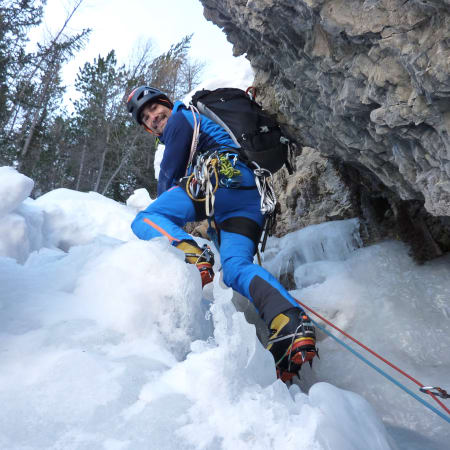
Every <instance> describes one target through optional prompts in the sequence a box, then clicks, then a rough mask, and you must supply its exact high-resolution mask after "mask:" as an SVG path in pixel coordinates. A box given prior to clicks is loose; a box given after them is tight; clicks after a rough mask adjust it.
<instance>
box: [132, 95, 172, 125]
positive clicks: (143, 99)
mask: <svg viewBox="0 0 450 450" xmlns="http://www.w3.org/2000/svg"><path fill="white" fill-rule="evenodd" d="M150 101H154V102H155V101H156V102H158V103H161V104H163V105H165V106H168V107H169V108H170V109H172V108H173V103H172V102H171V101H170V99H169V97H167V95H166V94H164V92H161V91H160V90H159V89H156V88H153V87H150V86H139V87H138V88H136V89H133V91H132V92H131V94H130V95H129V96H128V100H127V108H128V112H129V113H130V114H131V115H132V116H133V119H134V120H135V121H136V122H137V123H138V124H139V125H142V121H141V111H142V108H143V107H144V106H145V104H146V103H148V102H150Z"/></svg>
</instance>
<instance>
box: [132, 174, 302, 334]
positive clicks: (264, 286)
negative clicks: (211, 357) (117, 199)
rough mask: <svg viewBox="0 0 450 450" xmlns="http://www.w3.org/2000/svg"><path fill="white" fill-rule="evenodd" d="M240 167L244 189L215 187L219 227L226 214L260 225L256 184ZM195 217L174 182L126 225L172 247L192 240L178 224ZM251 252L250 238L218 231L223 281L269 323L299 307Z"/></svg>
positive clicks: (139, 233) (254, 249)
mask: <svg viewBox="0 0 450 450" xmlns="http://www.w3.org/2000/svg"><path fill="white" fill-rule="evenodd" d="M240 169H241V172H242V173H243V184H244V185H245V186H246V187H247V188H248V189H233V188H226V187H219V189H218V190H217V192H216V194H215V205H214V209H215V211H214V218H215V221H216V223H218V224H219V228H220V224H221V223H222V222H223V221H224V220H226V219H229V218H231V217H245V218H247V219H251V220H253V221H254V222H256V223H257V224H258V225H259V226H262V225H263V221H264V217H263V215H262V214H261V211H260V195H259V192H258V190H257V189H256V187H255V189H252V188H251V187H252V183H253V185H254V177H253V174H252V172H251V171H250V170H249V169H248V168H247V167H246V166H243V168H241V167H240ZM200 219H201V218H199V217H197V214H196V209H195V208H194V204H193V200H192V199H190V198H189V196H188V195H187V194H186V192H185V190H184V189H183V188H181V187H180V186H176V187H172V188H171V189H169V190H168V191H166V192H164V193H163V194H162V195H160V196H159V197H158V198H157V199H156V200H155V201H154V202H153V203H151V204H150V206H149V207H148V208H147V209H145V210H144V211H141V212H139V213H138V215H137V216H136V218H135V220H134V221H133V223H132V225H131V228H132V229H133V232H134V233H135V234H136V236H138V237H139V238H140V239H144V240H149V239H152V238H154V237H157V236H165V237H167V239H169V241H170V242H171V243H172V244H173V245H175V246H176V245H177V244H178V243H179V242H180V241H182V240H192V239H193V238H192V236H191V235H189V234H188V233H186V232H185V231H184V230H183V229H182V227H183V226H184V225H185V224H186V223H188V222H193V221H197V220H200ZM255 252H256V245H255V243H254V242H253V241H252V240H251V239H250V238H248V237H246V236H244V235H242V234H238V233H234V232H228V231H224V230H220V259H221V262H222V270H223V279H224V282H225V284H226V285H227V286H229V287H232V288H233V289H234V290H236V291H237V292H239V293H240V294H242V295H243V296H245V297H247V298H248V299H249V300H250V301H251V302H252V303H253V304H254V306H255V307H256V309H257V310H258V312H259V314H260V316H261V318H262V319H263V320H264V321H265V322H266V323H267V324H268V325H269V324H270V322H271V321H272V319H273V318H274V317H275V316H276V315H278V314H280V313H281V312H283V311H286V310H287V309H289V308H292V307H297V308H298V304H297V303H296V302H295V300H294V299H293V298H292V296H291V295H290V294H289V293H288V292H287V291H286V289H285V288H284V287H283V286H282V285H281V284H280V283H279V281H278V280H277V279H276V278H275V277H274V276H272V275H271V274H270V273H269V272H268V271H267V270H265V269H264V268H262V267H261V266H259V265H257V264H254V263H253V258H254V255H255Z"/></svg>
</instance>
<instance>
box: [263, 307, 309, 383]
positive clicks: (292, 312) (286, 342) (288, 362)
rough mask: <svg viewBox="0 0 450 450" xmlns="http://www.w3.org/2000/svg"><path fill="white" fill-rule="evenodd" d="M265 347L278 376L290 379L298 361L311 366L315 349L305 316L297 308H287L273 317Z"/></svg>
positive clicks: (299, 367) (296, 371)
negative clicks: (270, 355)
mask: <svg viewBox="0 0 450 450" xmlns="http://www.w3.org/2000/svg"><path fill="white" fill-rule="evenodd" d="M269 329H270V337H269V341H268V343H267V349H268V350H269V351H270V352H271V353H272V355H273V357H274V358H275V365H276V368H277V375H278V378H281V380H282V381H284V382H286V381H290V380H292V378H293V377H294V376H295V375H297V374H298V372H299V370H300V369H301V367H302V364H303V363H305V362H307V361H308V362H309V364H310V365H311V366H312V360H313V358H314V356H316V355H318V351H317V349H316V333H315V331H314V326H313V324H312V323H311V320H310V319H309V317H308V316H307V315H306V314H305V312H304V311H302V310H301V309H299V308H291V309H288V310H287V311H284V312H282V313H281V314H278V315H277V316H275V318H274V319H273V320H272V322H271V323H270V326H269Z"/></svg>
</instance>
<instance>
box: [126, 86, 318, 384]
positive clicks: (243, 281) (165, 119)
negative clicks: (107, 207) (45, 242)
mask: <svg viewBox="0 0 450 450" xmlns="http://www.w3.org/2000/svg"><path fill="white" fill-rule="evenodd" d="M127 108H128V111H129V112H130V113H131V114H132V116H133V118H134V120H135V121H136V122H137V123H138V124H139V125H141V126H143V127H144V128H145V129H146V130H147V131H148V132H150V133H152V134H154V135H155V136H157V137H158V138H159V140H160V141H161V142H162V143H163V144H165V151H164V156H163V159H162V162H161V167H160V173H159V178H158V188H157V195H158V197H157V199H156V200H155V201H154V202H153V203H151V204H150V206H149V207H148V208H147V209H145V210H144V211H141V212H139V213H138V214H137V216H136V218H135V219H134V221H133V223H132V225H131V227H132V229H133V232H134V233H135V234H136V236H138V237H139V238H140V239H144V240H149V239H152V238H155V237H158V236H165V237H166V238H167V239H168V240H169V241H170V243H171V244H172V245H173V246H175V247H176V248H178V249H180V250H181V251H183V252H184V253H185V260H186V262H187V263H190V264H195V265H196V266H197V268H198V270H199V272H200V275H201V280H202V285H203V286H205V285H206V284H207V283H210V282H211V281H212V280H213V278H214V272H213V264H214V255H213V253H212V251H211V250H210V249H209V247H207V246H204V247H203V248H201V247H200V246H199V245H198V244H197V243H196V242H195V240H194V239H193V237H192V236H191V235H189V234H188V233H186V232H185V231H184V230H183V228H182V227H183V226H184V225H185V224H186V223H188V222H193V221H200V220H204V219H205V218H206V216H207V215H208V216H212V212H213V220H214V223H215V224H216V227H217V229H218V233H219V252H220V258H221V263H222V269H223V281H224V283H225V284H226V285H227V286H229V287H232V288H233V289H234V290H236V291H237V292H239V293H240V294H242V295H244V296H245V297H247V298H248V299H249V300H250V301H251V302H252V303H253V305H254V306H255V308H256V309H257V311H258V313H259V315H260V317H261V318H262V319H263V320H264V321H265V323H266V324H267V326H268V327H269V331H270V337H269V341H268V344H267V349H268V350H270V352H271V353H272V354H273V357H274V359H275V364H276V368H277V373H278V376H279V377H281V378H282V380H283V381H287V380H291V379H292V377H293V376H294V375H295V374H297V373H298V371H299V370H300V368H301V366H302V364H303V363H304V362H306V361H308V362H309V363H310V364H311V363H312V359H313V358H314V356H315V355H316V354H317V350H316V347H315V342H316V341H315V331H314V327H313V325H312V323H311V321H310V319H309V318H308V316H307V315H306V314H305V312H304V311H302V310H301V309H300V308H299V306H298V304H297V303H296V301H295V300H294V299H293V297H292V296H291V295H290V294H289V293H288V292H287V291H286V289H285V288H284V287H283V286H282V285H281V284H280V283H279V281H278V280H277V279H276V278H275V277H274V276H272V275H271V274H270V273H269V272H267V271H266V270H265V269H264V268H262V267H261V266H259V265H257V264H254V263H253V258H254V256H255V253H256V250H257V244H258V242H259V239H260V236H261V230H262V226H263V223H264V215H263V214H262V212H261V209H260V200H261V197H260V193H259V190H258V189H257V186H256V182H255V174H254V171H253V170H252V169H251V168H250V167H249V166H248V165H247V164H245V163H244V162H242V161H241V160H240V159H239V151H238V147H237V145H236V144H235V143H234V141H233V140H232V138H231V137H230V135H229V134H228V133H227V132H226V131H225V130H224V129H223V128H222V127H221V126H219V125H218V124H216V123H215V122H214V121H212V120H210V119H209V118H207V117H206V116H204V115H203V114H199V113H198V111H196V110H195V109H193V108H190V109H188V108H187V107H186V106H185V105H184V104H183V103H182V102H175V104H173V103H172V101H171V100H170V99H169V98H168V97H167V95H165V94H164V93H163V92H161V91H160V90H158V89H155V88H153V87H149V86H140V87H138V88H136V89H134V90H133V91H132V92H131V94H130V95H129V97H128V100H127Z"/></svg>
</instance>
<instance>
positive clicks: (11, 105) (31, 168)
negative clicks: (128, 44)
mask: <svg viewBox="0 0 450 450" xmlns="http://www.w3.org/2000/svg"><path fill="white" fill-rule="evenodd" d="M82 1H83V0H76V1H75V2H74V3H73V6H72V9H71V10H70V11H68V13H67V17H66V19H65V21H64V23H63V24H62V26H61V27H60V29H59V30H58V31H57V32H56V33H55V34H54V35H53V36H49V37H48V39H46V40H45V41H42V42H39V43H37V45H36V49H35V50H33V51H29V50H28V47H29V46H28V45H27V44H28V42H29V37H28V36H29V33H30V30H32V29H33V28H35V27H37V26H39V25H40V24H41V22H42V19H43V15H44V6H45V1H44V2H43V1H40V0H2V1H1V3H0V166H3V165H8V166H13V167H15V168H17V169H18V170H19V171H20V172H22V173H24V174H25V175H27V176H29V177H30V178H32V179H33V180H34V181H35V189H34V191H33V197H38V196H40V195H42V194H43V193H45V192H48V191H50V190H53V189H56V188H69V189H73V190H77V191H94V192H98V193H100V194H102V195H105V196H108V197H110V198H113V199H114V200H117V201H122V202H124V201H125V200H126V199H127V198H128V197H129V196H130V195H131V194H132V193H133V191H134V189H135V188H137V187H144V188H146V189H147V190H148V191H149V193H150V195H151V196H152V197H154V196H155V194H156V180H155V178H154V172H153V160H154V154H155V147H156V139H155V137H154V136H151V135H149V134H148V133H146V132H145V131H144V130H143V129H142V127H138V126H136V124H135V123H134V122H133V121H132V119H131V116H130V115H129V114H128V112H127V110H126V105H125V103H126V99H127V96H128V94H129V93H130V92H131V90H132V89H133V88H134V87H136V86H139V85H143V84H149V85H151V86H154V87H157V88H159V89H161V90H162V91H163V92H166V93H167V94H168V95H169V97H170V98H172V99H174V100H179V99H181V98H183V97H184V96H185V95H186V94H187V93H189V92H191V91H192V90H193V89H195V87H196V86H198V85H199V84H200V82H201V81H202V79H201V77H202V74H203V71H204V68H205V63H204V62H202V61H200V60H194V59H193V58H191V57H190V56H189V49H190V43H191V39H192V35H187V36H185V37H184V38H182V39H181V40H180V41H179V42H175V43H173V44H172V45H171V46H170V49H169V50H168V51H166V52H164V53H162V54H159V55H155V52H154V48H153V47H154V46H153V45H152V41H147V42H140V43H139V44H136V48H133V49H130V55H132V58H131V59H130V61H129V62H128V63H127V64H120V65H119V63H118V61H117V59H116V55H115V52H114V49H112V50H111V51H110V52H109V53H108V54H106V55H98V57H96V58H95V59H94V60H93V61H90V62H86V63H85V64H84V66H83V67H80V69H79V71H78V73H77V76H76V81H75V90H76V94H77V95H74V97H76V99H69V100H68V99H67V98H65V93H66V89H67V87H66V86H65V85H64V82H63V79H62V75H61V71H62V68H63V67H64V65H65V64H67V62H68V61H69V60H70V59H72V58H73V57H74V56H75V55H76V54H77V53H78V52H80V50H82V49H83V48H84V47H85V46H86V44H87V42H88V41H89V37H90V33H91V30H90V29H84V30H81V31H80V32H76V33H74V32H71V31H69V29H70V27H69V23H70V20H71V19H72V17H74V15H75V14H76V13H77V10H78V8H79V7H80V5H81V3H82Z"/></svg>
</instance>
